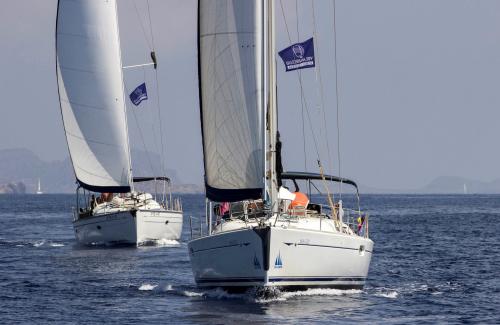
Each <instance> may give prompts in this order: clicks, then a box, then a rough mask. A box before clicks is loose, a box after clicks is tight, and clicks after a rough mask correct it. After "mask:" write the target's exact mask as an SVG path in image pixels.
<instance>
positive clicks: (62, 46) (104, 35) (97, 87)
mask: <svg viewBox="0 0 500 325" xmlns="http://www.w3.org/2000/svg"><path fill="white" fill-rule="evenodd" d="M117 30H118V21H117V7H116V1H115V0H109V1H106V2H104V1H86V0H71V1H69V0H59V2H58V8H57V23H56V73H57V83H58V92H59V103H60V108H61V115H62V119H63V125H64V130H65V134H66V141H67V144H68V148H69V151H70V157H71V161H72V165H73V169H74V172H75V177H76V179H77V181H78V183H79V184H80V186H82V187H84V188H86V189H88V190H91V191H97V192H128V191H130V183H131V174H130V166H131V164H130V148H129V144H128V136H127V126H126V114H125V113H126V112H125V95H124V90H123V76H122V67H121V57H120V46H119V38H118V33H117Z"/></svg>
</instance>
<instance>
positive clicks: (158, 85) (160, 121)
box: [146, 0, 167, 176]
mask: <svg viewBox="0 0 500 325" xmlns="http://www.w3.org/2000/svg"><path fill="white" fill-rule="evenodd" d="M146 3H147V7H148V19H149V32H150V33H151V43H152V49H153V52H154V51H155V38H154V34H153V20H152V19H151V8H150V4H149V0H146ZM154 73H155V79H156V102H157V105H158V123H159V125H160V144H161V163H160V166H161V172H162V174H163V175H164V176H165V175H166V172H167V171H166V168H165V151H166V149H165V144H164V141H163V123H162V119H161V109H160V102H161V101H160V83H159V80H158V70H156V69H155V71H154Z"/></svg>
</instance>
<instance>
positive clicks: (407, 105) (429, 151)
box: [0, 0, 500, 189]
mask: <svg viewBox="0 0 500 325" xmlns="http://www.w3.org/2000/svg"><path fill="white" fill-rule="evenodd" d="M4 2H5V3H2V11H0V42H1V43H2V47H1V48H2V50H1V51H0V71H1V72H0V96H1V98H2V103H1V105H0V112H1V118H0V149H7V148H27V149H30V150H32V151H33V152H35V153H36V154H37V155H39V156H40V157H41V158H42V159H43V160H46V161H52V160H61V159H64V158H66V157H67V155H68V151H67V147H66V141H65V138H64V133H63V128H62V121H61V116H60V111H59V104H58V98H57V84H56V75H55V45H54V29H55V18H56V4H57V1H55V0H16V1H4ZM118 3H119V8H120V27H121V31H120V37H121V41H122V54H123V61H124V64H126V65H127V64H136V63H137V62H141V61H145V60H146V58H147V54H148V53H149V49H148V42H149V43H151V38H150V35H149V34H148V33H143V32H142V28H141V27H140V24H141V22H142V23H143V24H149V22H148V21H147V19H146V18H145V17H146V16H145V12H146V11H145V8H146V7H145V4H146V2H145V0H119V2H118ZM134 3H135V6H137V8H138V9H137V10H138V14H137V13H136V11H135V6H134ZM281 3H282V4H283V9H284V11H283V12H282V10H281V5H280V2H279V1H277V5H276V7H277V8H276V9H277V10H276V24H277V49H282V48H285V47H287V46H288V45H290V42H292V43H294V42H296V41H297V40H300V41H304V40H306V39H307V38H309V37H311V36H313V35H314V36H315V43H316V49H317V59H319V63H320V64H319V65H320V67H319V69H316V70H315V69H307V70H302V78H303V82H304V85H305V86H304V89H305V90H304V98H305V101H306V103H307V110H308V111H309V114H310V116H311V125H309V123H308V122H307V121H306V123H305V139H306V147H307V149H306V155H305V157H306V166H305V167H306V169H307V170H309V171H317V167H316V165H315V161H316V157H317V154H316V150H315V149H314V140H313V136H311V134H312V132H311V130H314V134H315V137H316V141H317V142H318V147H319V155H320V158H321V160H322V162H323V164H324V166H325V168H326V169H327V171H328V172H331V173H333V174H339V173H340V174H341V175H342V176H345V177H349V178H353V179H355V180H356V181H358V182H359V183H361V184H365V185H369V186H372V187H376V188H389V189H411V188H418V187H421V186H424V185H425V184H427V183H428V182H430V181H431V180H433V179H434V178H436V177H438V176H462V177H466V178H471V179H477V180H483V181H489V180H493V179H496V178H500V151H499V150H497V143H498V140H499V139H500V128H499V127H498V124H499V123H500V91H499V90H500V1H497V0H474V1H471V0H419V1H415V0H357V1H352V0H337V2H336V15H335V17H336V26H337V31H336V38H337V71H338V87H336V84H335V79H336V78H335V64H334V42H333V40H334V33H333V27H332V26H333V11H332V9H333V6H332V1H331V0H314V6H315V11H314V13H315V15H314V16H315V19H314V21H313V18H312V17H313V15H312V3H311V1H310V0H297V7H296V0H282V1H281ZM150 6H151V14H152V16H151V27H152V29H153V36H154V43H155V48H156V52H157V55H158V61H159V70H158V78H159V79H158V80H159V82H158V89H159V94H160V107H161V119H162V126H163V133H164V142H165V148H166V154H167V155H166V165H167V166H168V167H169V168H173V169H175V170H176V171H177V174H178V175H179V177H180V179H181V180H182V181H183V182H189V183H198V184H200V183H202V179H203V163H202V149H201V136H200V134H201V132H200V123H199V110H198V89H197V86H198V80H197V61H196V59H197V54H196V1H193V0H150ZM296 8H298V15H297V14H296ZM283 16H284V17H285V18H286V20H287V25H288V28H289V33H290V37H291V41H290V40H289V39H288V36H287V35H288V33H287V31H286V29H285V24H284V21H283ZM297 18H298V19H297ZM147 26H148V27H149V25H147ZM297 26H298V29H299V35H297ZM313 26H316V28H313ZM277 68H278V101H279V117H280V121H279V128H280V131H281V132H282V138H283V150H284V153H283V155H284V165H285V169H288V170H300V169H304V150H303V138H304V137H303V133H302V118H301V116H302V111H301V110H302V105H301V96H300V91H299V87H298V74H297V73H296V72H288V73H285V72H284V66H283V63H282V62H281V61H278V66H277ZM317 73H318V74H317ZM153 76H154V75H148V77H147V78H153ZM137 78H138V76H137V75H136V73H135V72H131V73H128V72H127V73H126V75H125V79H126V80H125V83H126V86H127V88H130V89H132V88H133V87H134V86H133V85H134V83H135V82H136V81H137V80H138V79H137ZM320 79H321V81H322V83H319V82H318V80H320ZM336 88H338V89H339V92H338V94H337V92H336ZM153 91H154V90H153ZM321 94H323V96H321ZM337 96H338V97H337ZM337 98H338V102H339V107H338V108H339V116H340V119H339V125H340V141H338V138H337V128H336V124H337V119H336V116H337V115H336V112H337V111H336V102H337ZM153 104H154V103H153V101H152V100H151V101H150V103H148V104H147V105H145V106H144V107H142V108H139V109H137V110H136V111H134V112H135V114H136V116H139V119H141V118H144V119H145V120H148V119H149V120H151V119H152V116H153V115H151V114H152V109H151V107H152V105H153ZM148 105H149V106H148ZM322 108H323V109H324V111H325V116H326V119H323V111H322ZM131 109H132V108H129V111H130V110H131ZM148 114H149V115H148ZM129 115H130V113H129ZM133 124H134V121H133V119H132V118H131V117H130V116H129V127H130V137H131V143H132V146H133V147H134V146H135V147H138V149H141V145H142V144H141V141H139V140H138V139H139V138H140V136H139V134H138V133H137V130H136V129H134V125H133ZM325 125H326V128H325V127H324V126H325ZM156 131H157V130H156ZM153 133H154V132H153ZM156 134H158V132H157V133H156ZM145 139H146V142H147V143H148V146H151V147H150V148H151V150H153V151H154V148H158V144H156V145H155V144H154V141H155V140H154V138H153V137H147V136H146V138H145ZM327 139H328V140H327ZM156 141H158V139H156ZM327 141H328V144H329V146H328V145H327ZM338 144H340V163H341V168H340V170H339V164H338V161H339V159H338V155H337V152H338V150H337V149H338V147H339V146H338ZM328 148H329V150H328ZM329 157H331V159H329Z"/></svg>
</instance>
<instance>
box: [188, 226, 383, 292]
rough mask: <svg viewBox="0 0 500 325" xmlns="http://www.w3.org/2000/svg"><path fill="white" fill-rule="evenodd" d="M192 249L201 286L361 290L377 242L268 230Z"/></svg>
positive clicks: (217, 238) (199, 242) (224, 235)
mask: <svg viewBox="0 0 500 325" xmlns="http://www.w3.org/2000/svg"><path fill="white" fill-rule="evenodd" d="M259 234H260V235H259ZM188 247H189V256H190V258H191V265H192V268H193V273H194V277H195V281H196V283H197V285H198V286H200V287H225V288H228V289H235V288H246V287H252V286H263V287H267V286H279V287H285V288H288V289H294V288H301V287H332V288H341V289H353V288H358V289H359V288H362V287H363V286H364V284H365V279H366V277H367V275H368V269H369V266H370V260H371V255H372V249H373V242H372V241H371V240H370V239H368V238H364V237H360V236H357V235H348V234H343V233H332V232H325V231H323V232H321V231H314V230H306V229H290V228H289V229H285V228H283V227H279V226H277V227H269V226H268V227H265V228H260V229H259V228H253V229H252V228H246V229H240V230H235V231H225V232H221V233H218V234H216V235H212V236H207V237H203V238H199V239H196V240H193V241H191V242H190V243H189V244H188Z"/></svg>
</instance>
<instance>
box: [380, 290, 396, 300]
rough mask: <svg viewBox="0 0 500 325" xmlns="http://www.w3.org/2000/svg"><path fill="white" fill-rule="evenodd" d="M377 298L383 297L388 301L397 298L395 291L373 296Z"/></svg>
mask: <svg viewBox="0 0 500 325" xmlns="http://www.w3.org/2000/svg"><path fill="white" fill-rule="evenodd" d="M374 295H375V296H377V297H384V298H389V299H396V298H397V297H398V296H399V293H398V292H397V291H388V292H380V293H375V294H374Z"/></svg>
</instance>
